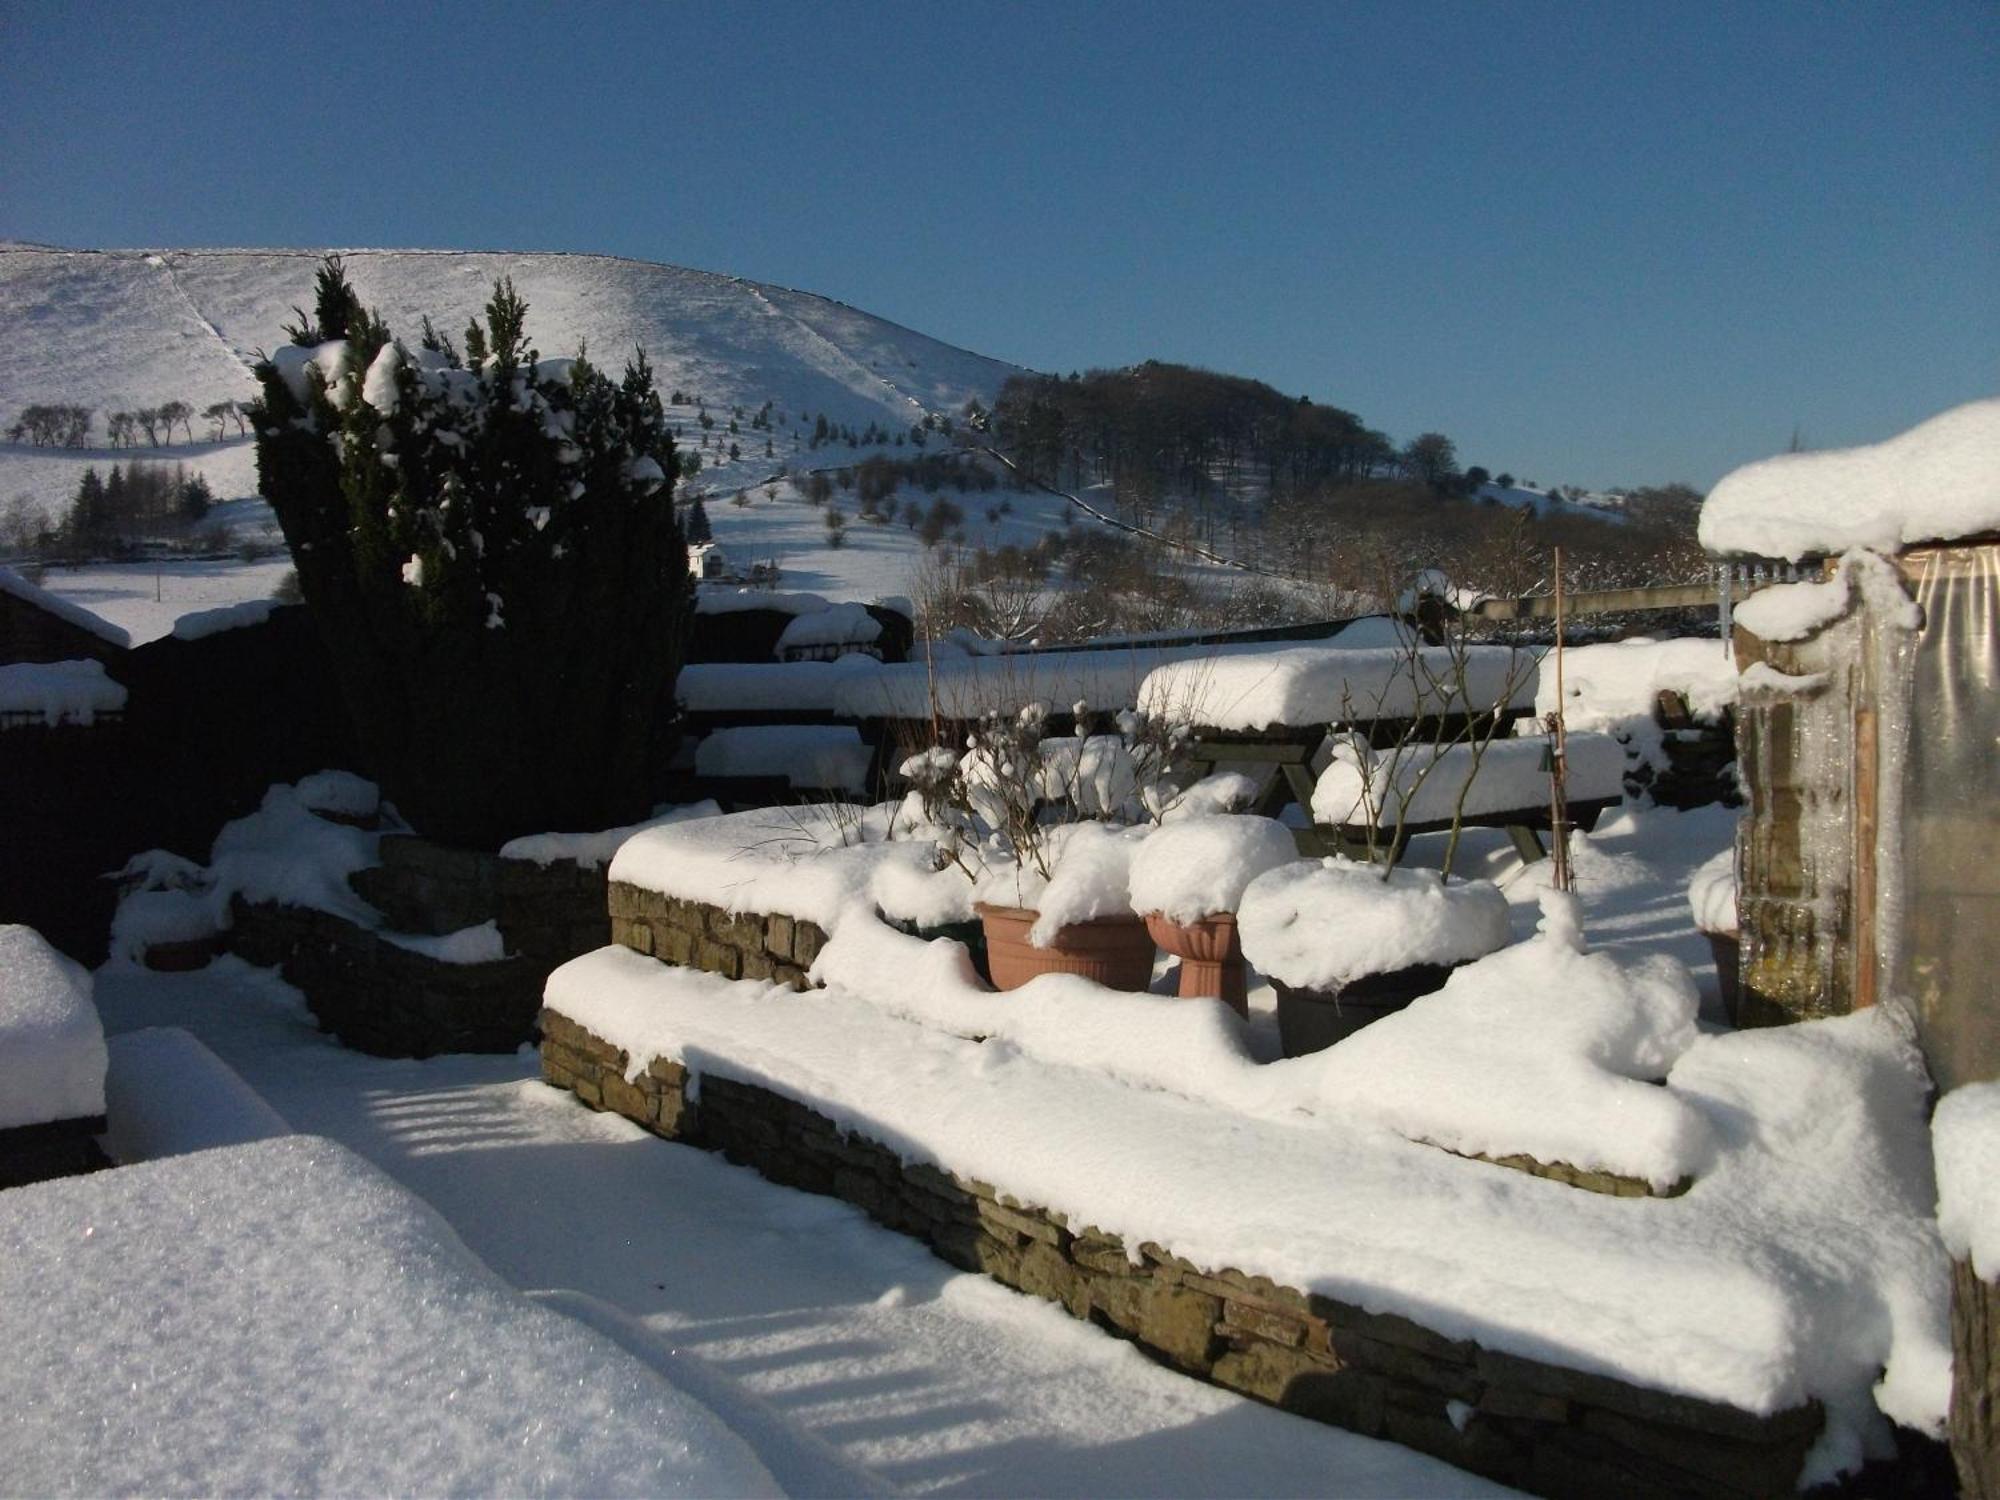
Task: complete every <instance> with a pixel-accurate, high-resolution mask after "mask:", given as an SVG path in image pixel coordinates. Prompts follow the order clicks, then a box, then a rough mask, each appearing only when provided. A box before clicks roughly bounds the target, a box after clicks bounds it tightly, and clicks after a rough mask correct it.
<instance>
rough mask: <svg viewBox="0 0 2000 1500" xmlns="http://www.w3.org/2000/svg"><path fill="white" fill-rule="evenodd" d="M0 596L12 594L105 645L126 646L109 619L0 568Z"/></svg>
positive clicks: (127, 640)
mask: <svg viewBox="0 0 2000 1500" xmlns="http://www.w3.org/2000/svg"><path fill="white" fill-rule="evenodd" d="M0 594H12V595H13V596H14V597H15V598H16V599H19V600H21V601H22V602H23V603H26V604H32V605H34V606H35V608H37V609H44V610H47V611H48V612H49V613H50V614H52V615H54V616H55V617H56V618H57V619H59V620H62V621H64V622H66V623H68V624H71V625H74V626H75V627H76V628H77V629H78V630H83V631H88V632H89V633H90V634H91V635H94V636H96V637H97V638H98V639H99V640H100V641H103V642H104V643H105V644H106V645H109V646H130V645H131V644H132V638H131V637H130V636H129V635H127V634H126V633H125V632H124V631H123V630H121V629H120V628H119V627H118V626H116V625H113V624H112V623H111V622H110V621H109V620H106V619H102V618H100V617H99V616H97V615H94V614H92V613H91V612H90V611H89V610H87V609H84V608H82V607H81V606H79V605H75V604H72V603H70V602H69V600H67V599H64V598H62V597H61V596H60V595H57V594H52V593H50V592H49V591H48V590H47V589H45V588H43V587H41V586H40V585H39V584H34V583H30V582H28V580H27V579H25V578H23V577H22V576H21V575H20V574H19V573H17V572H15V571H14V570H13V569H12V568H9V567H4V566H0Z"/></svg>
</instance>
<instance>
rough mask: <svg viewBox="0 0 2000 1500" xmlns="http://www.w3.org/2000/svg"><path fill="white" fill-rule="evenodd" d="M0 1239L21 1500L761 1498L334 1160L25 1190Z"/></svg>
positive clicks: (708, 1444) (612, 1362)
mask: <svg viewBox="0 0 2000 1500" xmlns="http://www.w3.org/2000/svg"><path fill="white" fill-rule="evenodd" d="M0 1244H4V1245H5V1246H6V1247H7V1254H6V1255H5V1256H3V1257H0V1346H4V1347H5V1348H6V1350H7V1359H6V1360H5V1361H4V1362H0V1402H4V1403H5V1407H6V1410H7V1413H8V1441H7V1444H6V1448H7V1485H8V1488H9V1489H13V1490H18V1491H20V1492H21V1493H24V1494H95V1495H109V1494H136V1493H147V1494H180V1493H189V1494H226V1495H239V1494H240V1495H251V1494H259V1495H302V1494H348V1495H364V1494H373V1495H424V1494H509V1495H550V1494H582V1495H588V1494H655V1495H718V1496H720V1495H775V1494H778V1493H780V1490H779V1489H778V1486H777V1484H776V1482H775V1481H774V1480H773V1479H772V1477H771V1475H770V1474H769V1472H768V1471H767V1470H766V1469H765V1468H764V1466H763V1464H762V1463H761V1462H759V1461H758V1459H757V1458H756V1456H755V1454H754V1453H753V1451H752V1450H751V1449H750V1448H749V1447H748V1446H747V1445H746V1444H745V1443H744V1441H743V1440H742V1439H741V1438H739V1437H738V1436H737V1435H736V1434H735V1433H734V1432H733V1431H732V1430H731V1429H730V1428H729V1427H727V1426H726V1425H724V1423H723V1422H722V1421H721V1420H720V1419H719V1418H718V1417H716V1416H715V1415H714V1414H713V1413H712V1412H710V1411H709V1410H708V1408H707V1407H705V1406H703V1405H702V1404H701V1403H699V1402H698V1401H696V1400H695V1399H693V1398H692V1397H690V1396H688V1395H686V1394H684V1393H683V1392H682V1391H680V1390H679V1389H677V1388H676V1387H675V1386H673V1385H671V1384H669V1383H668V1381H667V1380H666V1379H665V1378H664V1377H663V1376H661V1375H660V1374H658V1373H656V1371H655V1370H654V1369H653V1368H652V1367H651V1366H649V1365H647V1364H645V1363H642V1362H641V1361H640V1360H639V1359H638V1358H635V1357H634V1356H633V1355H631V1354H629V1353H627V1352H625V1350H624V1349H622V1348H620V1347H619V1345H618V1344H617V1343H615V1342H614V1341H613V1340H612V1339H610V1338H607V1337H605V1336H603V1335H601V1334H599V1333H596V1332H594V1331H592V1330H590V1329H588V1328H586V1327H584V1326H583V1325H582V1324H581V1323H579V1322H577V1321H574V1320H572V1319H570V1318H567V1317H564V1316H562V1315H560V1314H559V1313H556V1312H552V1311H550V1310H548V1309H547V1308H543V1307H538V1306H536V1305H535V1304H534V1303H533V1302H531V1301H530V1300H529V1299H528V1298H527V1297H525V1296H523V1295H522V1294H521V1293H519V1292H517V1291H515V1290H514V1289H513V1288H512V1287H510V1286H508V1285H507V1284H506V1283H505V1282H504V1281H502V1280H501V1279H500V1278H499V1277H498V1276H496V1275H494V1274H493V1272H492V1271H491V1270H489V1269H488V1268H487V1267H486V1266H485V1265H484V1264H483V1263H481V1262H480V1261H479V1260H478V1259H477V1258H476V1257H474V1255H473V1254H472V1253H471V1251H469V1250H467V1249H466V1247H465V1245H464V1243H463V1242H462V1241H461V1240H460V1239H459V1238H458V1236H457V1235H456V1234H454V1233H453V1232H452V1231H451V1230H450V1229H449V1228H448V1227H447V1226H446V1225H445V1223H444V1221H443V1220H441V1219H440V1218H439V1217H438V1216H437V1214H436V1213H435V1212H434V1211H433V1210H432V1209H431V1208H430V1207H429V1206H428V1205H427V1204H425V1203H424V1202H423V1201H422V1200H421V1199H419V1198H417V1197H416V1196H415V1195H414V1194H412V1193H411V1192H409V1191H408V1190H407V1189H406V1188H403V1187H400V1186H398V1185H397V1184H396V1183H395V1182H392V1181H391V1180H390V1179H389V1178H388V1177H386V1176H385V1175H383V1173H381V1172H380V1171H378V1170H376V1169H375V1168H374V1167H371V1166H369V1165H368V1164H367V1163H366V1162H364V1161H362V1160H361V1158H359V1157H358V1156H355V1155H354V1154H353V1153H351V1152H349V1151H347V1150H346V1149H344V1148H343V1147H340V1146H337V1145H335V1144H334V1143H333V1142H331V1141H327V1140H320V1139H316V1138H314V1137H311V1136H288V1137H284V1138H281V1139H277V1140H267V1141H261V1142H257V1143H255V1144H251V1145H239V1146H228V1147H223V1148H221V1149H218V1150H213V1151H201V1152H197V1153H195V1154H193V1155H187V1156H176V1157H172V1158H170V1159H167V1160H164V1161H154V1162H147V1163H143V1164H141V1165H138V1166H131V1167H124V1168H121V1169H119V1170H117V1171H111V1172H99V1173H95V1174H92V1175H90V1176H87V1177H80V1178H71V1179H68V1180H66V1181H61V1182H50V1183H43V1184H40V1185H39V1186H36V1187H29V1188H21V1189H18V1190H16V1191H13V1192H9V1193H6V1194H4V1195H0Z"/></svg>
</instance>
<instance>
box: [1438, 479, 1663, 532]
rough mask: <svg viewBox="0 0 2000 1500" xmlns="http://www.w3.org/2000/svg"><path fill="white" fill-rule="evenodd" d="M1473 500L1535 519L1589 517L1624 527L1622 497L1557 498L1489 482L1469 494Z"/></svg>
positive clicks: (1548, 493) (1531, 489)
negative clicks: (1527, 512) (1523, 512)
mask: <svg viewBox="0 0 2000 1500" xmlns="http://www.w3.org/2000/svg"><path fill="white" fill-rule="evenodd" d="M1472 498H1473V499H1474V500H1478V501H1482V502H1484V503H1487V504H1491V505H1506V506H1511V507H1513V508H1514V509H1515V510H1531V511H1533V512H1534V513H1535V514H1536V515H1537V516H1588V517H1589V518H1590V519H1591V520H1593V521H1615V522H1618V523H1620V524H1623V523H1624V521H1625V519H1626V518H1625V514H1624V512H1623V511H1622V510H1621V509H1620V507H1621V506H1622V505H1623V504H1624V496H1622V495H1606V494H1595V493H1591V494H1585V495H1583V496H1582V497H1581V498H1572V497H1571V496H1569V495H1559V494H1555V493H1553V492H1552V491H1548V490H1539V489H1536V488H1535V487H1534V486H1533V485H1531V484H1526V483H1520V482H1517V483H1514V484H1500V483H1497V482H1496V481H1493V480H1488V481H1487V482H1486V483H1485V484H1482V485H1480V486H1479V488H1478V489H1476V490H1474V491H1473V492H1472Z"/></svg>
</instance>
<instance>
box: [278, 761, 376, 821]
mask: <svg viewBox="0 0 2000 1500" xmlns="http://www.w3.org/2000/svg"><path fill="white" fill-rule="evenodd" d="M293 790H294V791H295V792H296V793H297V794H298V799H299V805H300V806H301V807H306V808H310V809H311V810H312V811H314V812H316V813H332V814H334V815H336V816H338V817H344V818H372V817H374V816H375V814H376V813H377V812H379V811H380V810H381V807H382V792H381V789H380V788H379V787H377V786H376V785H375V783H374V782H372V781H370V780H368V778H367V777H365V776H356V775H355V774H354V773H353V772H352V771H315V772H313V773H312V775H310V776H306V777H302V778H301V779H300V780H299V782H298V783H297V785H296V786H295V787H294V788H293Z"/></svg>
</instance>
